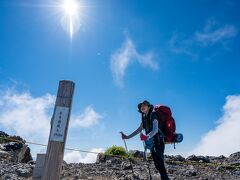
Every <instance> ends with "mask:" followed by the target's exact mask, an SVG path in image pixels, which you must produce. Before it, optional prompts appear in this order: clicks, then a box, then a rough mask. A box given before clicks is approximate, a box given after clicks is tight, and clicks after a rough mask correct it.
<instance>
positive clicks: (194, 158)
mask: <svg viewBox="0 0 240 180" xmlns="http://www.w3.org/2000/svg"><path fill="white" fill-rule="evenodd" d="M186 160H187V161H198V162H202V163H210V160H209V158H208V157H204V156H195V155H191V156H189V157H188V158H187V159H186Z"/></svg>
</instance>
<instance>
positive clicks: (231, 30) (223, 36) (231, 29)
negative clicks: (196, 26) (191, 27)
mask: <svg viewBox="0 0 240 180" xmlns="http://www.w3.org/2000/svg"><path fill="white" fill-rule="evenodd" d="M206 26H207V27H205V28H204V29H205V30H204V31H203V32H196V33H195V40H196V41H197V42H200V43H201V44H202V45H204V46H207V45H210V44H214V43H217V42H221V41H223V40H227V39H231V38H233V37H235V36H236V35H237V28H236V27H235V26H233V25H224V26H223V27H220V28H217V29H213V30H212V27H209V26H210V25H208V24H207V25H206Z"/></svg>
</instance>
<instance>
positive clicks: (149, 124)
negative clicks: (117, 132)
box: [121, 100, 169, 180]
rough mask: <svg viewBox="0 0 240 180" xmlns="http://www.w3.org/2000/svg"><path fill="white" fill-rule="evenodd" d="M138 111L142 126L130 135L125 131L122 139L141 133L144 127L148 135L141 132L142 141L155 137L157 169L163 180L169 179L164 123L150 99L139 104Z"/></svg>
mask: <svg viewBox="0 0 240 180" xmlns="http://www.w3.org/2000/svg"><path fill="white" fill-rule="evenodd" d="M138 112H139V113H141V116H142V121H141V124H140V126H139V127H138V128H137V129H136V130H135V131H134V132H132V133H131V134H130V135H125V134H124V133H123V132H121V134H122V139H130V138H132V137H134V136H136V135H137V134H139V133H141V132H142V130H143V129H144V130H145V132H146V135H144V134H142V133H141V134H140V139H141V140H142V141H147V140H149V139H150V138H153V148H152V149H151V154H152V157H153V161H154V164H155V167H156V169H157V170H158V171H159V173H160V175H161V179H162V180H169V177H168V175H167V171H166V168H165V165H164V149H165V143H164V139H163V138H164V135H163V133H162V124H160V123H159V122H158V119H157V114H156V113H155V112H154V111H153V105H152V104H151V103H150V102H148V101H146V100H145V101H143V102H141V103H139V104H138Z"/></svg>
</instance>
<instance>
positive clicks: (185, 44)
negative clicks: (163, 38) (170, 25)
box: [169, 20, 238, 58]
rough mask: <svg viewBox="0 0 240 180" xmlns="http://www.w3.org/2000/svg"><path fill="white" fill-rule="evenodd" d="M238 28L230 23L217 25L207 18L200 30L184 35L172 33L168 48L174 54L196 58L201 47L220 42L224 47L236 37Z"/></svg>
mask: <svg viewBox="0 0 240 180" xmlns="http://www.w3.org/2000/svg"><path fill="white" fill-rule="evenodd" d="M237 34H238V29H237V28H236V27H235V26H234V25H231V24H225V25H222V26H220V25H218V23H217V22H216V21H214V20H209V21H207V23H206V24H205V26H204V27H203V30H201V31H195V32H194V33H193V34H192V35H189V36H186V35H182V34H180V33H174V34H173V35H172V37H171V38H170V40H169V47H170V50H171V51H172V52H174V53H176V54H185V55H188V56H191V57H193V58H198V56H199V54H200V52H201V50H202V49H204V48H207V47H209V46H213V45H217V44H220V45H222V47H224V48H225V49H229V48H228V47H227V43H228V42H229V41H230V40H232V39H233V38H234V37H236V36H237Z"/></svg>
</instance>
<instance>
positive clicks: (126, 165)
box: [121, 162, 132, 170]
mask: <svg viewBox="0 0 240 180" xmlns="http://www.w3.org/2000/svg"><path fill="white" fill-rule="evenodd" d="M121 168H122V169H123V170H129V169H132V165H131V164H130V163H126V162H122V164H121Z"/></svg>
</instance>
